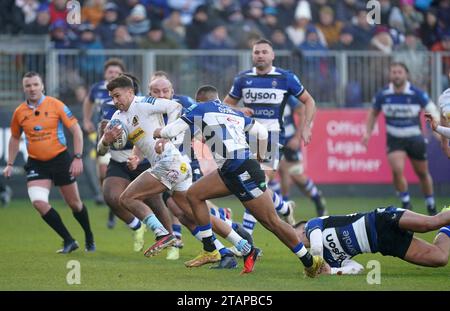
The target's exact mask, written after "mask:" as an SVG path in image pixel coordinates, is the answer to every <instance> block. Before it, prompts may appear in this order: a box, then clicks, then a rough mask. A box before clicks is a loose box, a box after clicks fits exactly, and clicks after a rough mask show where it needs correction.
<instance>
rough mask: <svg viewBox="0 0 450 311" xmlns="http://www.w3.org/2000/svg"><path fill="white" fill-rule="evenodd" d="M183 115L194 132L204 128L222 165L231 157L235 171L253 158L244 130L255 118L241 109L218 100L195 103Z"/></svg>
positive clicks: (248, 127) (204, 135)
mask: <svg viewBox="0 0 450 311" xmlns="http://www.w3.org/2000/svg"><path fill="white" fill-rule="evenodd" d="M181 119H182V120H183V121H185V122H186V123H187V124H188V125H189V128H190V132H191V133H192V134H194V133H197V132H198V131H200V132H201V134H202V136H203V138H204V139H205V143H206V145H208V147H209V148H210V149H211V152H212V153H213V155H214V159H215V160H216V163H217V165H218V166H219V167H222V165H223V164H224V162H225V161H226V160H232V161H230V162H229V163H231V166H230V168H229V170H230V171H232V170H233V169H235V168H237V167H239V166H240V164H241V163H243V162H244V161H245V160H246V159H249V158H250V150H249V146H248V144H247V141H246V135H245V132H246V131H248V130H249V129H250V128H251V127H252V125H253V122H254V121H253V119H251V118H249V117H246V116H245V115H244V114H243V113H242V112H240V111H236V110H234V109H232V108H230V107H229V106H226V105H224V104H222V103H221V102H220V101H219V100H216V101H210V102H205V103H201V104H196V105H192V106H191V107H190V108H189V109H187V111H186V112H185V113H184V114H183V115H182V116H181Z"/></svg>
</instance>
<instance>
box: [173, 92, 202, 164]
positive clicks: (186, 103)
mask: <svg viewBox="0 0 450 311" xmlns="http://www.w3.org/2000/svg"><path fill="white" fill-rule="evenodd" d="M172 100H173V101H175V102H177V103H179V104H180V105H181V106H183V110H182V113H185V112H186V110H187V109H188V108H189V107H191V106H192V105H195V101H194V99H193V98H192V97H189V96H186V95H176V94H175V95H173V97H172ZM164 124H166V125H167V115H166V114H164ZM174 143H175V145H177V146H178V150H180V152H181V154H183V155H184V154H186V155H187V156H188V157H189V159H190V160H191V163H190V164H191V168H192V170H193V171H194V170H195V169H200V163H199V162H198V160H197V159H196V158H195V153H194V149H193V148H192V147H191V149H190V154H187V152H186V150H184V149H183V146H184V144H183V143H181V142H179V143H177V142H174Z"/></svg>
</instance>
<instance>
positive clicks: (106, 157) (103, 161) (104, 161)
mask: <svg viewBox="0 0 450 311" xmlns="http://www.w3.org/2000/svg"><path fill="white" fill-rule="evenodd" d="M110 159H111V153H109V152H108V153H107V154H105V155H102V156H98V157H97V163H98V164H99V165H108V164H109V160H110Z"/></svg>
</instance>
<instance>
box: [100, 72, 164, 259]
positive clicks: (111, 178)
mask: <svg viewBox="0 0 450 311" xmlns="http://www.w3.org/2000/svg"><path fill="white" fill-rule="evenodd" d="M128 76H129V77H130V78H131V79H132V80H133V85H134V92H135V93H139V87H138V84H139V83H138V81H137V79H136V78H134V77H133V76H131V75H128ZM116 111H117V109H116V107H115V106H114V103H113V102H112V99H111V104H109V103H108V104H107V103H104V104H103V105H102V109H101V112H102V116H103V120H102V121H109V120H110V119H111V117H112V116H113V114H114V113H115V112H116ZM113 132H114V130H113V129H112V128H105V129H104V132H103V133H102V135H101V139H100V140H99V142H100V143H101V142H102V141H104V137H106V139H107V140H109V139H110V137H111V136H112V135H113ZM100 147H101V146H99V148H98V153H99V154H100V155H101V154H103V153H102V152H101V151H100V149H101V148H100ZM132 148H133V145H132V144H131V143H130V142H127V144H126V145H125V147H124V148H123V149H121V150H115V149H114V147H112V146H111V148H109V154H110V155H111V159H110V161H109V163H108V165H107V170H106V176H105V179H104V181H103V193H104V197H105V201H106V203H107V204H108V206H109V207H110V209H111V211H113V213H114V214H115V215H116V216H117V217H118V218H119V219H121V220H122V221H123V222H124V223H126V224H127V226H128V227H129V228H130V229H131V230H133V240H134V241H133V250H134V251H135V252H139V251H141V250H142V249H143V248H144V233H145V230H146V228H145V226H144V225H142V224H141V221H140V220H139V219H138V218H137V217H135V216H134V215H133V214H132V213H130V211H128V210H127V209H126V208H124V207H123V206H121V205H120V201H119V198H120V195H121V194H122V192H123V191H124V190H125V189H126V188H127V186H128V185H129V184H130V183H131V182H132V181H133V180H135V179H136V178H137V177H138V176H139V175H140V174H141V173H142V172H145V171H146V170H147V169H148V168H150V163H149V162H148V161H147V160H144V161H142V162H140V163H135V162H137V160H136V159H135V158H134V157H132ZM130 162H131V163H130ZM130 165H135V166H136V167H135V168H134V169H133V170H131V169H130V168H129V166H130ZM145 202H146V203H147V204H148V205H149V206H152V208H153V209H154V210H155V214H156V215H157V217H158V219H160V221H161V222H162V224H163V225H164V227H166V228H170V227H171V226H172V223H171V220H170V217H169V215H168V213H167V212H166V209H165V207H164V203H163V201H162V198H161V196H160V195H155V196H152V197H149V198H147V199H146V200H145ZM169 231H170V232H171V230H169Z"/></svg>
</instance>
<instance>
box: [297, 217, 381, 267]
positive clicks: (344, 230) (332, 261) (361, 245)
mask: <svg viewBox="0 0 450 311" xmlns="http://www.w3.org/2000/svg"><path fill="white" fill-rule="evenodd" d="M376 212H377V210H375V211H372V212H367V213H355V214H350V215H345V216H324V217H320V218H314V219H311V220H310V221H308V223H307V224H306V227H305V232H306V236H307V237H308V239H309V238H310V235H311V232H313V231H314V230H316V229H320V230H321V231H322V240H323V258H324V259H325V260H326V262H327V263H328V264H329V265H330V266H331V267H332V268H338V267H340V266H341V264H342V262H343V261H344V260H346V259H350V258H352V257H353V256H355V255H358V254H362V253H376V252H377V251H378V246H377V231H376V226H375V214H376Z"/></svg>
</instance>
